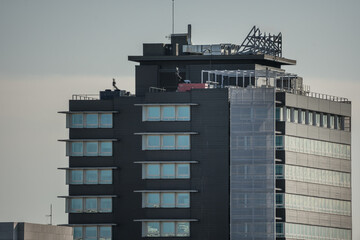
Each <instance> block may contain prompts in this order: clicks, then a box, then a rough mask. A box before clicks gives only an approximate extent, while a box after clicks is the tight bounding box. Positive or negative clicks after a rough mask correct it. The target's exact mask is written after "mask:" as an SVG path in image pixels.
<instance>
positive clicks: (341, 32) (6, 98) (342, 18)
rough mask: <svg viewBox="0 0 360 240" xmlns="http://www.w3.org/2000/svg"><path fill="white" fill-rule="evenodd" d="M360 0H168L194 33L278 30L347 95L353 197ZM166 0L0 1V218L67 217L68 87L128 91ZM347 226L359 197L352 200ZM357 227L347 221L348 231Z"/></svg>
mask: <svg viewBox="0 0 360 240" xmlns="http://www.w3.org/2000/svg"><path fill="white" fill-rule="evenodd" d="M359 9H360V1H357V0H353V1H351V0H348V1H338V0H337V1H333V0H317V1H314V0H312V1H309V0H303V1H291V0H274V1H269V0H263V1H260V0H254V1H239V0H223V1H212V0H197V1H190V0H176V12H175V13H176V16H175V18H176V20H175V22H176V24H175V30H176V32H186V26H187V24H188V23H191V24H192V26H193V42H194V43H195V44H197V43H229V42H230V43H237V44H240V43H241V42H242V40H243V39H244V37H245V36H246V35H247V33H248V32H249V30H250V29H251V27H252V26H253V25H257V26H259V27H260V28H261V29H262V30H264V31H266V32H271V33H278V32H280V31H281V32H282V34H283V42H284V44H283V55H284V56H285V57H287V58H291V59H296V60H297V61H298V63H297V66H291V67H287V68H286V69H287V71H289V72H293V73H297V74H299V75H300V76H302V77H304V81H305V83H306V84H308V85H311V88H312V90H313V91H316V92H323V93H329V94H333V95H340V96H343V97H348V98H350V99H351V100H352V101H353V119H352V126H353V128H352V130H353V148H352V153H353V178H352V179H353V186H355V187H354V191H353V201H354V203H357V202H359V201H360V193H359V191H356V186H357V184H359V183H360V170H359V169H360V164H359V162H358V161H356V160H357V159H358V158H359V156H360V150H359V148H358V147H357V146H359V144H360V128H359V125H360V114H359V112H358V111H356V110H357V109H358V108H359V104H360V96H359V94H358V91H359V89H360V81H358V79H357V78H358V76H357V68H358V66H357V65H358V59H357V57H358V56H360V47H359V45H358V44H359V43H360V30H359V27H358V25H359V23H360V15H359V14H358V11H359ZM170 32H171V0H152V1H150V0H128V1H119V0H116V1H94V0H77V1H73V0H72V1H69V0H62V1H54V0H42V1H41V0H33V1H20V0H8V1H7V0H1V1H0V109H1V111H0V119H1V124H0V203H1V204H0V221H29V222H39V223H45V222H46V218H45V217H44V215H45V214H47V212H48V208H49V204H50V203H53V204H54V222H55V223H56V224H61V223H66V221H67V219H66V215H65V213H64V208H65V203H64V200H62V199H57V196H58V195H66V194H67V188H66V186H65V185H64V184H65V174H64V172H62V171H60V170H57V169H56V168H57V167H64V166H67V162H68V159H67V158H66V157H65V145H64V144H63V143H59V142H57V139H62V138H67V130H66V129H65V117H64V116H62V115H60V114H57V113H56V112H57V111H60V110H66V109H67V104H68V102H67V101H68V99H69V98H70V97H71V95H72V94H73V93H97V92H98V91H99V90H103V89H105V88H110V87H111V78H112V77H115V78H117V79H118V82H119V85H120V86H121V87H122V88H126V89H127V90H132V91H133V90H134V82H133V79H134V76H135V75H134V66H135V64H134V63H131V62H128V61H127V56H128V55H140V54H142V43H143V42H166V41H167V39H166V38H165V36H166V35H168V34H170ZM353 215H354V222H353V225H354V226H358V225H360V206H358V205H357V204H353ZM353 239H360V230H359V229H356V228H354V238H353Z"/></svg>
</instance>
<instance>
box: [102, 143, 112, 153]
mask: <svg viewBox="0 0 360 240" xmlns="http://www.w3.org/2000/svg"><path fill="white" fill-rule="evenodd" d="M112 145H113V144H112V142H100V156H112Z"/></svg>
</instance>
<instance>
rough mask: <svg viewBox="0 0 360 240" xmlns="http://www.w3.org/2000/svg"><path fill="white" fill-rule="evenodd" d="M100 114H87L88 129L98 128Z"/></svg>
mask: <svg viewBox="0 0 360 240" xmlns="http://www.w3.org/2000/svg"><path fill="white" fill-rule="evenodd" d="M98 118H99V117H98V114H86V127H87V128H98V127H99V119H98Z"/></svg>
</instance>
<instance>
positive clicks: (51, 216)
mask: <svg viewBox="0 0 360 240" xmlns="http://www.w3.org/2000/svg"><path fill="white" fill-rule="evenodd" d="M45 216H46V217H48V218H50V225H52V219H53V214H52V204H50V214H49V215H45Z"/></svg>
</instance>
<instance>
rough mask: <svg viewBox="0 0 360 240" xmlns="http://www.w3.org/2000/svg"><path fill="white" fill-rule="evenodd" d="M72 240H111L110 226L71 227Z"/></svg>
mask: <svg viewBox="0 0 360 240" xmlns="http://www.w3.org/2000/svg"><path fill="white" fill-rule="evenodd" d="M73 234H74V240H83V239H84V240H88V239H89V240H90V239H96V240H111V239H112V233H111V226H80V227H78V226H77V227H73Z"/></svg>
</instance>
